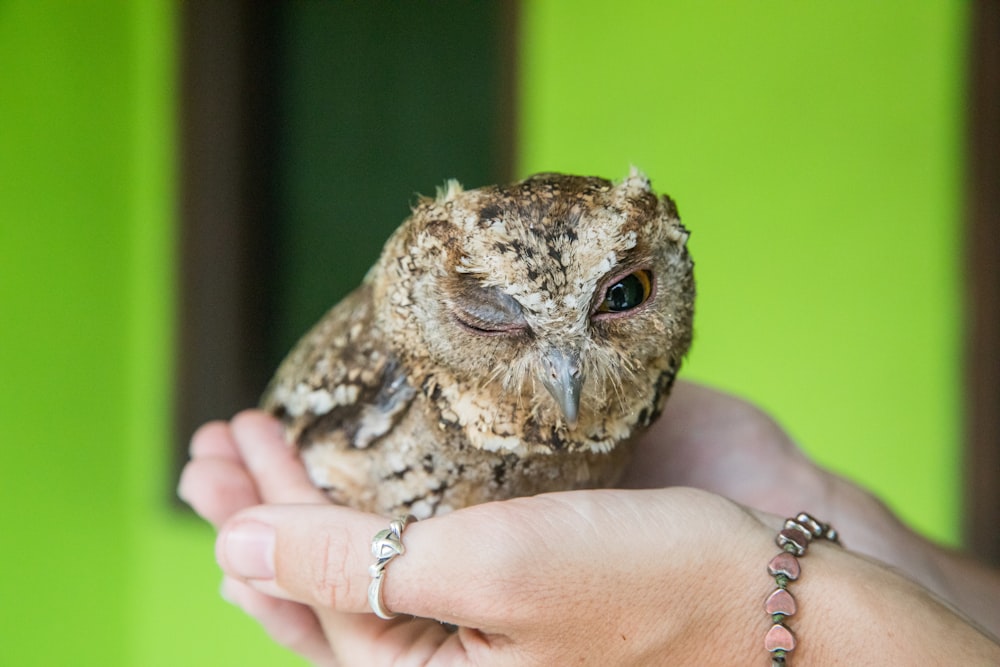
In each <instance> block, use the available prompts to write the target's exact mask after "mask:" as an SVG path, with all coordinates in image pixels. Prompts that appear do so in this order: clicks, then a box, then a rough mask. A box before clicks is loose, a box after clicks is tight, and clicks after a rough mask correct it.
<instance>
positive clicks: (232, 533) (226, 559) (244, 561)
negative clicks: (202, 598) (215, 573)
mask: <svg viewBox="0 0 1000 667" xmlns="http://www.w3.org/2000/svg"><path fill="white" fill-rule="evenodd" d="M216 560H218V561H219V565H221V566H222V569H223V570H225V571H226V572H228V573H229V574H234V575H236V576H238V577H243V578H244V579H273V578H274V528H272V527H271V526H269V525H267V524H265V523H260V522H258V521H243V522H240V523H238V524H236V525H234V526H232V527H231V528H227V529H226V531H225V532H224V533H223V534H222V535H221V536H220V538H219V543H218V546H217V555H216Z"/></svg>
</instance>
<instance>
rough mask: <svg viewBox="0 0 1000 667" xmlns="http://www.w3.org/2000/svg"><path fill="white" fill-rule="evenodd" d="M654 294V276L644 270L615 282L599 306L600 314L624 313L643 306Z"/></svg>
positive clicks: (609, 287)
mask: <svg viewBox="0 0 1000 667" xmlns="http://www.w3.org/2000/svg"><path fill="white" fill-rule="evenodd" d="M652 293H653V274H652V272H651V271H647V270H646V269H642V270H640V271H635V272H634V273H630V274H628V275H627V276H622V277H621V278H619V279H617V280H615V282H614V283H612V284H611V285H609V286H608V289H607V291H606V292H605V293H604V300H603V301H601V302H600V303H599V304H598V305H597V312H598V313H622V312H625V311H627V310H632V309H633V308H635V307H637V306H639V305H641V304H642V303H644V302H645V301H646V299H648V298H649V296H650V294H652Z"/></svg>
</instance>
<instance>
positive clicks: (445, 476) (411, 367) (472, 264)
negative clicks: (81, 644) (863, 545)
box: [263, 170, 695, 518]
mask: <svg viewBox="0 0 1000 667" xmlns="http://www.w3.org/2000/svg"><path fill="white" fill-rule="evenodd" d="M687 238H688V232H687V231H686V230H685V228H684V226H683V225H682V224H681V222H680V219H679V218H678V215H677V208H676V206H675V205H674V202H673V201H671V199H670V198H669V197H667V196H659V197H658V196H657V195H656V194H655V193H654V192H653V190H652V189H651V187H650V184H649V180H648V179H647V178H646V177H645V176H643V175H642V174H640V173H638V172H637V171H635V170H633V171H632V173H631V174H630V175H629V176H628V178H626V179H625V180H624V181H622V182H621V183H618V184H614V183H612V182H610V181H607V180H604V179H600V178H586V177H581V176H567V175H563V174H538V175H535V176H532V177H531V178H528V179H526V180H524V181H521V182H518V183H513V184H511V185H502V186H492V187H485V188H480V189H478V190H470V191H463V189H462V187H461V186H460V185H459V184H458V183H457V182H455V181H449V182H448V183H447V185H446V187H445V188H443V189H441V190H439V192H438V195H437V197H436V198H435V199H429V198H426V199H421V200H420V201H419V202H418V203H417V205H416V206H415V208H414V210H413V215H411V216H410V217H409V218H408V219H407V220H406V221H405V222H404V223H403V224H402V226H400V227H399V229H398V230H396V232H395V233H394V234H393V235H392V236H391V237H390V238H389V240H388V242H387V243H386V245H385V248H384V249H383V251H382V255H381V257H380V258H379V260H378V262H377V263H376V264H375V266H374V267H372V269H371V270H370V271H369V272H368V274H367V276H365V279H364V281H363V282H362V284H361V286H360V287H358V288H357V289H356V290H355V291H354V292H352V293H351V294H350V295H348V296H347V297H346V298H345V299H344V300H343V301H342V302H341V303H339V304H337V305H336V306H334V308H333V309H332V310H330V311H329V312H328V313H327V314H326V315H325V316H324V317H323V319H322V320H320V321H319V323H317V324H316V325H315V326H314V327H313V329H312V330H311V331H309V332H308V333H307V334H306V335H305V337H304V338H303V339H302V340H301V341H300V342H299V343H298V345H297V346H296V347H295V349H294V350H293V351H292V352H291V354H290V355H289V356H288V358H287V359H286V360H285V361H284V362H283V363H282V365H281V367H280V368H279V369H278V372H277V374H276V375H275V377H274V379H273V380H272V381H271V384H270V386H269V388H268V390H267V392H266V394H265V396H264V398H263V406H264V408H265V409H267V410H270V411H271V412H273V413H274V414H275V415H277V416H279V417H280V418H281V419H282V420H283V421H284V424H285V426H286V433H287V437H288V439H289V441H290V442H293V443H295V444H296V445H297V446H298V447H299V448H300V449H301V454H302V458H303V460H304V462H305V465H306V467H307V469H308V471H309V474H310V476H311V478H312V479H313V481H314V482H315V483H316V485H317V486H319V487H320V488H322V489H324V490H325V491H326V492H327V493H328V495H329V496H330V498H331V499H333V500H334V501H335V502H338V503H342V504H347V505H351V506H353V507H357V508H359V509H363V510H366V511H371V512H377V513H381V514H385V515H396V514H400V513H410V514H413V515H414V516H416V517H418V518H425V517H428V516H431V515H433V514H440V513H444V512H447V511H450V510H453V509H457V508H460V507H464V506H466V505H471V504H474V503H480V502H485V501H489V500H498V499H503V498H509V497H513V496H523V495H532V494H536V493H542V492H545V491H557V490H568V489H579V488H588V487H596V486H607V485H611V484H614V483H615V481H616V480H617V479H618V478H619V476H620V474H621V472H622V470H623V468H624V466H625V464H626V462H627V461H628V458H629V453H630V450H631V445H632V443H633V442H634V440H635V439H636V437H637V436H638V435H639V434H640V433H641V432H642V431H643V430H645V429H646V427H648V426H649V424H650V423H651V422H652V421H653V420H654V419H656V417H657V416H658V415H659V414H660V412H661V410H662V409H663V404H664V401H665V400H666V398H667V394H668V393H669V391H670V387H671V385H672V383H673V381H674V377H675V375H676V374H677V370H678V368H679V367H680V363H681V358H682V357H683V356H684V354H685V352H686V351H687V349H688V347H689V345H690V343H691V324H692V316H693V313H694V291H695V290H694V277H693V263H692V261H691V258H690V256H689V254H688V252H687V249H686V241H687Z"/></svg>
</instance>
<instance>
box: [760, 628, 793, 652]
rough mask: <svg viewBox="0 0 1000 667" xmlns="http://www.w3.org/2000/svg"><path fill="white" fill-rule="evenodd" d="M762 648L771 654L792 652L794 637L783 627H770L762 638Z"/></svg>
mask: <svg viewBox="0 0 1000 667" xmlns="http://www.w3.org/2000/svg"><path fill="white" fill-rule="evenodd" d="M764 648H765V649H767V650H768V651H769V652H771V653H774V652H775V651H792V650H794V649H795V636H794V635H793V634H792V631H791V630H789V629H788V628H786V627H785V626H783V625H777V624H775V625H772V626H771V629H770V630H768V631H767V634H766V635H765V636H764Z"/></svg>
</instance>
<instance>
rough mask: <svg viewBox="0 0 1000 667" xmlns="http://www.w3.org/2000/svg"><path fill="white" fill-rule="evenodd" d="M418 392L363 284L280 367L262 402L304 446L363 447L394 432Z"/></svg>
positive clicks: (301, 445)
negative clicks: (387, 344) (388, 345)
mask: <svg viewBox="0 0 1000 667" xmlns="http://www.w3.org/2000/svg"><path fill="white" fill-rule="evenodd" d="M413 396H414V390H413V388H412V387H411V386H410V384H409V383H408V382H407V379H406V374H405V371H404V369H403V368H402V367H401V366H400V363H399V361H398V359H397V358H396V357H395V355H393V354H392V353H391V352H389V351H388V350H387V349H386V348H385V346H384V345H383V341H382V336H381V333H380V331H378V329H377V327H376V326H375V322H374V317H373V307H372V289H371V287H370V286H369V285H368V284H367V283H365V284H362V285H361V286H360V287H358V288H357V289H356V290H355V291H354V292H352V293H351V294H349V295H348V296H347V297H345V298H344V300H343V301H341V302H340V303H338V304H337V305H336V306H334V307H333V308H332V309H331V310H330V311H329V312H328V313H327V314H326V315H325V316H324V317H323V318H322V319H321V320H320V321H319V322H318V323H316V325H315V326H314V327H313V328H312V329H311V330H310V331H309V332H308V333H307V334H306V335H305V336H304V337H303V338H302V340H300V341H299V343H298V344H297V345H296V346H295V348H294V349H293V350H292V352H291V353H290V354H289V355H288V357H287V358H286V359H285V361H284V362H282V364H281V366H280V367H279V368H278V371H277V373H276V374H275V376H274V379H272V380H271V383H270V385H269V386H268V388H267V390H266V391H265V393H264V396H263V398H262V399H261V407H263V408H264V409H265V410H268V411H270V412H272V413H273V414H275V415H276V416H278V417H280V418H281V419H282V420H283V421H284V423H285V426H286V429H287V431H286V433H287V436H288V437H289V438H290V439H291V440H292V441H293V442H295V443H297V444H298V445H299V447H300V448H306V447H309V446H310V445H313V444H319V443H323V444H326V445H333V446H334V447H335V448H336V449H348V448H352V449H363V448H365V447H368V446H369V445H370V444H371V443H372V442H374V441H375V440H377V439H378V438H380V437H381V436H383V435H385V434H386V433H388V432H389V431H390V430H391V429H392V427H393V425H394V424H395V423H396V422H397V421H398V419H399V417H400V416H401V415H402V414H403V413H404V412H405V411H406V409H407V408H408V407H409V405H410V402H411V400H412V399H413Z"/></svg>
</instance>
